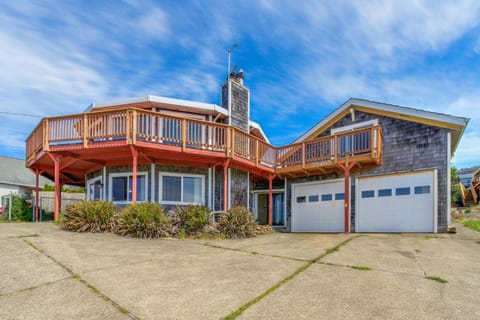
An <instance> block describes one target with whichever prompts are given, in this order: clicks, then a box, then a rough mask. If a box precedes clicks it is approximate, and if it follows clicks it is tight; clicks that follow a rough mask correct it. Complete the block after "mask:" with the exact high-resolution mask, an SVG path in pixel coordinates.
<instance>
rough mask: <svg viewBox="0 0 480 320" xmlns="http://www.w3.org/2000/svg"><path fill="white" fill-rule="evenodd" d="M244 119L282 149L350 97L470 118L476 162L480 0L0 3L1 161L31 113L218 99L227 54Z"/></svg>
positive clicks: (18, 145)
mask: <svg viewBox="0 0 480 320" xmlns="http://www.w3.org/2000/svg"><path fill="white" fill-rule="evenodd" d="M234 43H238V47H237V48H235V49H234V51H233V54H232V64H233V65H238V67H239V68H242V69H244V71H245V84H246V86H247V87H249V88H250V90H251V117H252V119H253V120H255V121H257V122H259V123H260V124H261V125H262V127H263V129H264V131H265V132H266V134H267V135H268V136H269V138H270V140H271V142H272V143H273V144H275V145H282V144H287V143H289V142H291V141H292V140H294V139H295V138H296V137H298V136H299V135H300V134H301V133H303V132H304V131H305V130H307V129H308V128H310V127H311V126H312V125H314V124H315V123H316V122H318V121H320V120H321V119H322V118H323V117H324V116H325V115H327V114H328V113H330V112H331V111H332V110H333V109H335V108H336V107H338V106H339V105H340V104H342V103H343V102H344V101H346V100H347V99H348V98H350V97H356V98H362V99H369V100H374V101H380V102H386V103H392V104H397V105H403V106H409V107H414V108H421V109H426V110H431V111H437V112H442V113H448V114H453V115H458V116H463V117H469V118H471V120H470V123H469V126H468V128H467V130H466V132H465V134H464V136H463V139H462V141H461V143H460V145H459V147H458V149H457V152H456V154H455V158H454V164H455V166H457V167H459V168H461V167H466V166H471V165H475V164H480V106H479V101H480V1H463V0H457V1H420V0H417V1H406V0H404V1H281V0H271V1H269V0H256V1H226V0H224V1H214V0H212V1H134V0H131V1H111V2H108V1H38V2H37V1H21V0H16V1H8V2H7V1H4V2H2V4H0V48H1V49H0V123H1V130H0V141H2V142H1V143H0V154H3V155H9V156H14V157H19V158H24V153H25V151H24V150H25V143H24V141H25V139H26V138H27V136H28V135H29V133H30V132H31V131H32V130H33V129H34V127H35V126H36V124H37V123H38V121H39V118H35V117H26V116H18V115H7V114H5V113H6V112H15V113H24V114H30V115H43V116H52V115H59V114H69V113H78V112H82V111H83V110H84V109H85V108H86V107H87V106H88V105H90V103H91V102H92V101H104V100H110V99H114V98H124V97H134V96H142V95H147V94H153V95H161V96H167V97H176V98H182V99H189V100H195V101H202V102H211V103H218V104H219V103H220V86H221V84H222V82H223V81H224V80H225V78H226V73H227V49H228V48H230V47H232V45H233V44H234Z"/></svg>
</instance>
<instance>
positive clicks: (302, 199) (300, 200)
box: [297, 196, 307, 203]
mask: <svg viewBox="0 0 480 320" xmlns="http://www.w3.org/2000/svg"><path fill="white" fill-rule="evenodd" d="M303 202H307V197H305V196H301V197H297V203H303Z"/></svg>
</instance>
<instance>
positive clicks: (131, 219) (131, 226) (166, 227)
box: [115, 202, 174, 239]
mask: <svg viewBox="0 0 480 320" xmlns="http://www.w3.org/2000/svg"><path fill="white" fill-rule="evenodd" d="M115 222H116V229H115V232H116V233H118V234H120V235H122V236H132V237H136V238H145V239H149V238H162V237H168V236H173V235H174V234H173V232H172V227H171V223H170V221H169V219H168V216H167V215H166V214H165V212H164V209H163V208H162V207H161V206H160V205H159V204H158V203H152V202H141V203H136V204H131V205H129V206H128V207H126V208H125V209H123V211H122V212H120V213H119V214H118V215H117V216H116V217H115Z"/></svg>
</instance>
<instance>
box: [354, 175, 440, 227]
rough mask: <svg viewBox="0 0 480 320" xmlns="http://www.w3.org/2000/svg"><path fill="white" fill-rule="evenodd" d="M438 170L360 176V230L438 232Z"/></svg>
mask: <svg viewBox="0 0 480 320" xmlns="http://www.w3.org/2000/svg"><path fill="white" fill-rule="evenodd" d="M436 177H437V172H436V170H430V171H421V172H414V173H405V174H396V175H384V176H377V177H365V178H357V180H356V181H357V182H356V193H355V202H356V206H355V230H356V231H357V232H436V230H435V220H436Z"/></svg>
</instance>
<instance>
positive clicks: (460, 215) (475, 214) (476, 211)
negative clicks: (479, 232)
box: [451, 205, 480, 220]
mask: <svg viewBox="0 0 480 320" xmlns="http://www.w3.org/2000/svg"><path fill="white" fill-rule="evenodd" d="M451 215H452V219H453V220H465V219H480V205H476V206H471V207H456V208H452V211H451Z"/></svg>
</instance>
